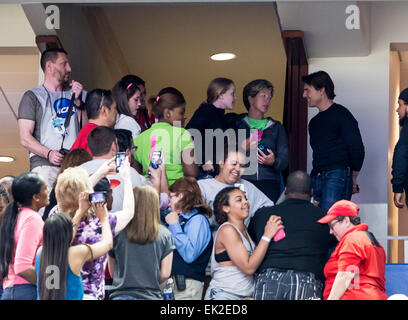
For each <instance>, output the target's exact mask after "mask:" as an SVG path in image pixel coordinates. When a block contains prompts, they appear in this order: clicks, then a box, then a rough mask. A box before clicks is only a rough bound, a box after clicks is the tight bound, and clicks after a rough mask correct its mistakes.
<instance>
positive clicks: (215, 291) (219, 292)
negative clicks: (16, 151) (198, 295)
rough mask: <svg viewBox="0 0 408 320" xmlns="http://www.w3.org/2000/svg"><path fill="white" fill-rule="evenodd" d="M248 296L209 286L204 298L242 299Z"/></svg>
mask: <svg viewBox="0 0 408 320" xmlns="http://www.w3.org/2000/svg"><path fill="white" fill-rule="evenodd" d="M244 298H246V297H244V296H241V295H239V294H235V293H232V292H228V291H225V290H224V289H220V288H211V289H210V288H208V290H207V292H206V294H205V298H204V300H242V299H244Z"/></svg>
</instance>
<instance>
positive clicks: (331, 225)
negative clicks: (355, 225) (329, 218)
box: [329, 220, 341, 230]
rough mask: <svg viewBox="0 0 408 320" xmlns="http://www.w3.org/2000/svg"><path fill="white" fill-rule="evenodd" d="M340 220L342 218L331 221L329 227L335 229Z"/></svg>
mask: <svg viewBox="0 0 408 320" xmlns="http://www.w3.org/2000/svg"><path fill="white" fill-rule="evenodd" d="M339 222H341V221H340V220H334V222H333V223H329V228H330V230H333V228H334V226H335V225H336V224H337V223H339Z"/></svg>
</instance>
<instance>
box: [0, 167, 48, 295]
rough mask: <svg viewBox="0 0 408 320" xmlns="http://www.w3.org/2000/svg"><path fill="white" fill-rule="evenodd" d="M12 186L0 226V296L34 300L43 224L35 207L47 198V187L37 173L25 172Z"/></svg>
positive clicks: (41, 205) (46, 200) (44, 202)
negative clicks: (11, 201)
mask: <svg viewBox="0 0 408 320" xmlns="http://www.w3.org/2000/svg"><path fill="white" fill-rule="evenodd" d="M11 188H12V194H13V198H14V202H13V203H11V204H10V205H9V206H8V207H7V209H6V211H5V212H4V215H3V220H2V225H1V230H0V276H2V277H3V279H4V280H3V289H4V292H3V295H2V298H1V299H2V300H34V299H36V296H37V293H36V281H37V277H36V274H35V269H34V263H35V256H36V252H37V249H38V248H39V247H40V246H41V244H42V232H43V226H44V222H43V220H42V218H41V216H40V215H39V214H38V210H40V209H41V208H42V207H44V206H46V205H47V204H48V202H49V200H48V193H49V192H48V187H47V184H46V183H45V181H44V180H43V179H42V178H40V176H39V175H38V174H37V173H34V172H27V173H23V174H21V175H19V176H18V177H16V178H15V179H14V181H13V185H12V187H11Z"/></svg>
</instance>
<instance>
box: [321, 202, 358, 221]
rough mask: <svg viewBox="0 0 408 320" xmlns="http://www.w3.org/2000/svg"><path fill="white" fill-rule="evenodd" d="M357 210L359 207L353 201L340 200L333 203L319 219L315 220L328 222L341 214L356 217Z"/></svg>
mask: <svg viewBox="0 0 408 320" xmlns="http://www.w3.org/2000/svg"><path fill="white" fill-rule="evenodd" d="M359 210H360V208H359V207H358V206H357V205H356V204H355V203H354V202H351V201H348V200H340V201H337V202H336V203H335V204H333V205H332V206H331V207H330V209H329V211H327V214H326V215H325V216H324V217H323V218H321V219H320V220H317V222H319V223H329V222H330V221H333V220H334V219H336V218H337V217H341V216H347V217H357V215H358V211H359Z"/></svg>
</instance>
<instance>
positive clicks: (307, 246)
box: [248, 171, 331, 300]
mask: <svg viewBox="0 0 408 320" xmlns="http://www.w3.org/2000/svg"><path fill="white" fill-rule="evenodd" d="M285 196H286V199H285V200H284V201H283V202H282V203H281V204H279V205H275V206H273V207H264V208H261V209H259V210H258V211H257V212H256V213H255V215H254V217H253V218H252V219H251V222H250V224H249V227H248V232H249V234H250V236H251V238H252V239H253V240H254V241H255V242H256V243H259V241H260V240H261V239H262V236H263V232H264V229H265V225H266V223H267V221H268V219H269V217H270V216H271V215H276V216H280V217H281V218H282V222H283V224H284V226H285V229H284V230H285V234H286V237H285V238H283V239H282V240H280V241H278V242H271V243H270V244H269V247H268V250H267V252H266V254H265V257H264V259H263V262H262V263H261V265H260V266H259V268H258V270H257V276H256V278H255V291H254V298H255V299H256V300H304V299H311V298H321V297H322V292H323V291H322V290H323V268H324V265H325V262H326V260H327V255H328V251H329V248H330V246H331V238H330V234H329V228H328V227H327V225H321V224H319V223H317V222H316V221H317V220H319V219H320V218H322V217H323V212H322V210H321V209H320V208H318V207H316V206H314V205H313V204H312V203H310V199H311V196H312V183H311V178H310V176H309V175H308V174H307V173H306V172H304V171H295V172H293V173H291V174H290V175H289V177H288V179H287V184H286V188H285ZM316 219H317V220H316Z"/></svg>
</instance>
